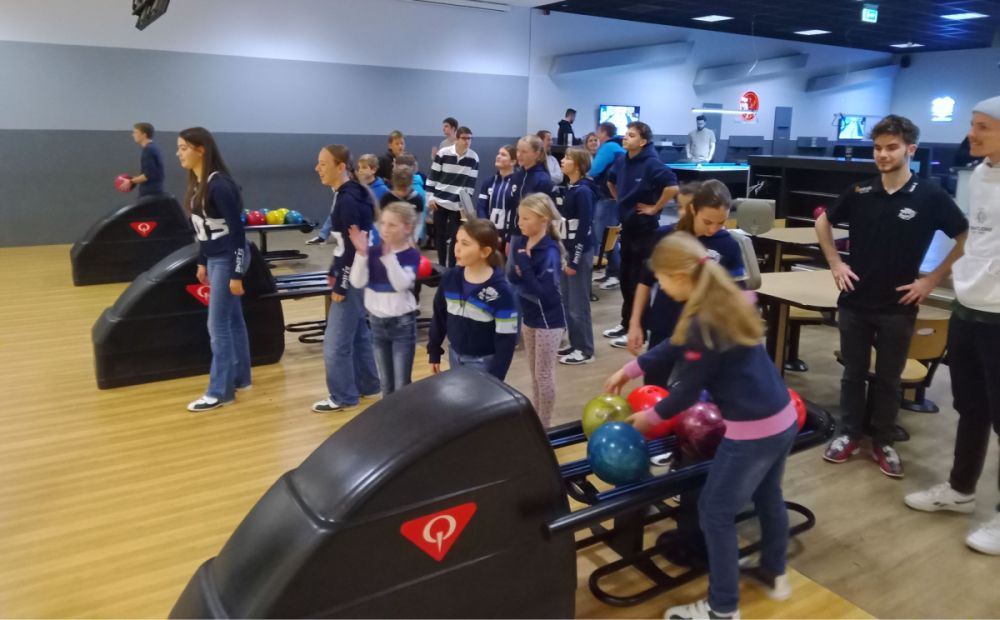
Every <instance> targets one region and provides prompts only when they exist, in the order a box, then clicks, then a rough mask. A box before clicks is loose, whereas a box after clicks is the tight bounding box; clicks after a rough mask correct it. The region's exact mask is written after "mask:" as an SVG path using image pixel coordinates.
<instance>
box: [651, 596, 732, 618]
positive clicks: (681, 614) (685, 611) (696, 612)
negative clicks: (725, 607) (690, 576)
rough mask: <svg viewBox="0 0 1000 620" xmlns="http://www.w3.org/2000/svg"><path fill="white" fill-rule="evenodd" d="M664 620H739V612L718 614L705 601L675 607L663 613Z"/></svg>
mask: <svg viewBox="0 0 1000 620" xmlns="http://www.w3.org/2000/svg"><path fill="white" fill-rule="evenodd" d="M663 617H664V618H665V619H666V620H711V619H714V618H732V619H733V620H740V610H739V609H737V610H736V611H734V612H733V613H731V614H720V613H718V612H715V611H712V608H711V607H709V606H708V601H707V600H701V601H698V602H696V603H691V604H690V605H677V606H676V607H671V608H670V609H668V610H667V611H665V612H663Z"/></svg>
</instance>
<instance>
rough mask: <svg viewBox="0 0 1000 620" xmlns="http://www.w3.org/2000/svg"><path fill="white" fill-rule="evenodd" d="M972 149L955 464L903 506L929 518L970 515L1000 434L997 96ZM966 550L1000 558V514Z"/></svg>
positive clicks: (952, 332) (979, 107) (955, 357)
mask: <svg viewBox="0 0 1000 620" xmlns="http://www.w3.org/2000/svg"><path fill="white" fill-rule="evenodd" d="M969 145H970V151H971V153H972V156H973V157H985V159H984V160H983V162H982V163H981V164H979V166H977V167H976V169H975V170H974V171H973V173H972V179H971V181H970V184H969V186H970V199H969V234H968V239H967V240H966V242H965V254H964V255H963V256H962V258H960V259H958V261H957V262H956V263H955V265H954V266H953V267H952V278H953V280H954V283H955V306H954V311H953V313H952V316H951V323H950V326H949V330H948V367H949V368H950V370H951V389H952V394H953V396H954V398H955V409H956V410H957V411H958V414H959V420H958V431H957V433H956V436H955V460H954V462H953V464H952V468H951V476H950V477H949V480H948V482H943V483H941V484H938V485H936V486H934V487H931V488H930V489H928V490H926V491H920V492H918V493H911V494H910V495H907V496H906V498H905V500H904V501H905V502H906V505H907V506H909V507H910V508H915V509H917V510H925V511H928V512H934V511H937V510H951V511H954V512H964V513H971V512H973V511H974V510H975V506H976V495H975V494H976V483H977V482H978V480H979V475H980V474H981V473H982V470H983V464H984V462H985V460H986V450H987V448H988V447H989V442H990V438H991V437H992V433H991V432H990V427H991V426H992V427H993V430H994V431H996V432H997V433H998V434H1000V96H998V97H993V98H991V99H986V100H985V101H980V102H979V103H978V104H976V106H975V107H974V108H973V111H972V127H971V129H969ZM997 508H998V510H1000V506H998V507H997ZM965 543H966V544H967V545H968V546H969V547H971V548H973V549H975V550H976V551H980V552H982V553H988V554H991V555H1000V513H998V514H996V515H994V517H993V518H992V519H991V520H989V521H987V522H986V523H983V524H982V525H981V526H980V527H979V528H978V529H977V530H975V531H974V532H972V533H971V534H969V535H968V537H966V539H965Z"/></svg>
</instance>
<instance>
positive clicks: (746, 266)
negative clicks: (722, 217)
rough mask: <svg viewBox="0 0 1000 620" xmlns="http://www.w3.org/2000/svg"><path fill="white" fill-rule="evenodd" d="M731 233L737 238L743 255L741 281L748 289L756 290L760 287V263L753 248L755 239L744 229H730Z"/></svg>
mask: <svg viewBox="0 0 1000 620" xmlns="http://www.w3.org/2000/svg"><path fill="white" fill-rule="evenodd" d="M729 234H730V235H732V236H733V239H736V242H737V243H738V244H739V246H740V254H741V255H742V256H743V271H744V275H743V279H742V280H741V281H742V282H743V285H744V286H745V287H746V288H747V290H750V291H755V290H757V289H759V288H760V263H758V262H757V252H756V251H755V250H754V249H753V239H751V238H750V237H749V236H748V235H746V234H744V233H743V231H742V230H730V231H729Z"/></svg>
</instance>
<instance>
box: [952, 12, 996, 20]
mask: <svg viewBox="0 0 1000 620" xmlns="http://www.w3.org/2000/svg"><path fill="white" fill-rule="evenodd" d="M941 17H942V18H944V19H951V20H954V21H961V20H963V19H979V18H981V17H989V15H983V14H982V13H974V12H972V11H967V12H965V13H952V14H950V15H942V16H941Z"/></svg>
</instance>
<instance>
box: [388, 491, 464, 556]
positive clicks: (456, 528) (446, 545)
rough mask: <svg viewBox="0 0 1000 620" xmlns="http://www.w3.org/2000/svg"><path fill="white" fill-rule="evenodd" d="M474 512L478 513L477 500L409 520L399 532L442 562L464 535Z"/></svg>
mask: <svg viewBox="0 0 1000 620" xmlns="http://www.w3.org/2000/svg"><path fill="white" fill-rule="evenodd" d="M474 514H476V503H475V502H469V503H467V504H461V505H458V506H455V507H454V508H449V509H447V510H442V511H441V512H435V513H434V514H430V515H426V516H423V517H417V518H416V519H413V520H412V521H407V522H406V523H404V524H403V525H401V526H400V528H399V533H400V534H402V535H403V536H405V537H406V538H407V540H409V541H410V542H412V543H413V544H414V545H416V546H417V547H418V548H419V549H420V550H421V551H423V552H424V553H426V554H427V555H429V556H431V557H432V558H434V559H435V560H437V561H438V562H440V561H441V560H443V559H444V556H446V555H448V551H449V550H450V549H451V546H452V545H454V544H455V541H457V540H458V537H459V536H461V535H462V532H463V531H464V530H465V526H466V525H468V524H469V520H470V519H472V515H474Z"/></svg>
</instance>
